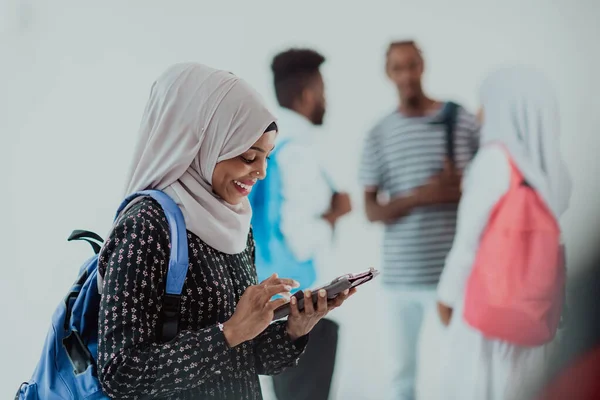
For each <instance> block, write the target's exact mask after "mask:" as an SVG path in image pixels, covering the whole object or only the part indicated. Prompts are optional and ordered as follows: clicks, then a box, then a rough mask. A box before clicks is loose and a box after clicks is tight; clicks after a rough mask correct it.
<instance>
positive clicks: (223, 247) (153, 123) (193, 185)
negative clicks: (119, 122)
mask: <svg viewBox="0 0 600 400" xmlns="http://www.w3.org/2000/svg"><path fill="white" fill-rule="evenodd" d="M275 120H276V118H275V117H274V116H273V115H272V114H271V113H270V112H269V110H267V108H266V107H265V105H264V104H263V100H262V98H261V97H260V96H259V95H258V93H256V92H255V91H254V90H253V89H252V88H251V87H250V86H249V85H248V84H247V83H246V82H244V81H243V80H242V79H240V78H238V77H236V76H235V75H233V74H231V73H229V72H225V71H219V70H216V69H213V68H210V67H207V66H205V65H201V64H194V63H185V64H176V65H174V66H172V67H170V68H168V69H167V70H166V71H165V72H164V73H163V74H162V75H161V76H160V77H159V78H158V79H157V80H156V82H154V84H153V85H152V90H151V92H150V98H149V100H148V103H147V105H146V109H145V111H144V116H143V117H142V123H141V127H140V133H139V138H138V142H137V145H136V149H135V153H134V157H133V165H132V168H131V171H130V173H129V175H128V178H127V182H128V183H127V188H126V195H128V194H131V193H133V192H136V191H139V190H146V189H158V190H163V191H164V192H165V193H167V194H168V195H169V196H170V197H171V198H172V199H173V200H175V202H177V204H178V205H179V206H180V208H181V210H182V212H183V216H184V218H185V222H186V225H187V229H188V230H189V231H191V232H193V233H195V234H196V235H197V236H198V237H200V238H201V239H202V240H203V241H204V242H206V243H207V244H208V245H210V246H211V247H213V248H215V249H216V250H219V251H221V252H224V253H228V254H237V253H240V252H242V251H243V250H244V249H245V247H246V243H247V238H248V232H249V229H250V219H251V217H252V210H251V208H250V203H249V202H248V200H247V199H244V200H243V202H242V203H241V204H238V205H231V204H228V203H226V202H225V201H223V200H221V199H220V198H219V197H218V196H217V195H216V194H215V193H213V190H212V186H211V185H212V175H213V171H214V169H215V166H216V164H217V163H218V162H221V161H224V160H228V159H231V158H235V157H237V156H239V155H241V154H243V153H244V152H246V151H247V150H248V149H249V148H250V147H251V146H252V145H253V144H254V143H255V142H256V141H257V140H258V139H259V138H260V137H261V135H262V134H263V133H264V132H265V130H266V129H267V127H268V126H269V125H270V124H271V123H273V122H275Z"/></svg>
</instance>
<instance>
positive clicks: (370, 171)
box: [360, 108, 479, 286]
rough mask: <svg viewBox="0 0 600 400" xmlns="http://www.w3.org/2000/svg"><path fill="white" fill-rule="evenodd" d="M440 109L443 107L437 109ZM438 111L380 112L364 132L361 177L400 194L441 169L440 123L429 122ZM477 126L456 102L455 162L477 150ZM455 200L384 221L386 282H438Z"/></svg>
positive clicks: (366, 183) (466, 160)
mask: <svg viewBox="0 0 600 400" xmlns="http://www.w3.org/2000/svg"><path fill="white" fill-rule="evenodd" d="M440 112H441V111H440ZM436 117H437V118H439V115H438V113H435V114H432V115H430V116H426V117H405V116H403V115H402V114H400V112H399V111H395V112H394V113H392V114H390V115H388V116H386V117H385V118H383V119H382V120H381V121H380V122H379V123H378V124H377V125H376V126H375V127H374V128H373V129H372V130H371V131H370V132H369V134H368V135H367V138H366V140H365V146H364V149H363V154H362V160H361V168H360V180H361V183H362V185H363V186H364V187H365V188H373V187H376V188H378V190H379V191H380V192H381V193H385V194H386V195H387V196H389V198H392V199H393V198H395V197H401V196H403V195H406V194H408V193H409V192H410V191H411V190H413V189H415V188H417V187H419V186H421V185H424V184H426V183H427V181H428V180H429V178H430V177H431V176H433V175H436V174H437V173H439V172H440V171H441V170H442V168H443V162H444V158H445V157H446V134H445V127H444V125H442V124H432V122H434V119H435V118H436ZM478 142H479V126H478V123H477V121H476V119H475V117H474V116H473V115H472V114H470V113H468V112H467V111H466V110H465V109H463V108H460V109H459V111H458V116H457V123H456V125H455V130H454V154H455V155H454V157H455V162H456V167H457V168H458V169H460V170H464V168H465V167H466V166H467V164H468V163H469V161H470V160H471V159H472V158H473V156H474V155H475V152H476V151H477V147H478ZM456 212H457V205H456V204H448V205H432V206H427V207H419V208H416V209H413V210H412V212H411V213H410V214H409V215H407V216H405V217H403V218H401V219H399V220H398V221H396V222H394V223H391V224H388V225H386V227H385V233H384V243H383V249H382V253H383V254H382V260H383V265H382V270H383V271H382V272H383V273H382V276H383V279H384V282H385V283H386V284H390V285H398V286H420V285H433V284H437V282H438V280H439V277H440V274H441V272H442V269H443V267H444V261H445V258H446V255H447V254H448V252H449V250H450V248H451V246H452V240H453V238H454V232H455V226H456Z"/></svg>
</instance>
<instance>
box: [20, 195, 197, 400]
mask: <svg viewBox="0 0 600 400" xmlns="http://www.w3.org/2000/svg"><path fill="white" fill-rule="evenodd" d="M140 196H144V197H151V198H153V199H154V200H156V201H157V202H158V203H159V204H160V206H161V207H162V209H163V211H164V213H165V215H166V218H167V221H168V223H169V230H170V238H171V254H170V258H169V269H168V272H167V283H166V295H165V299H164V303H163V312H162V316H161V322H162V331H161V336H162V337H161V340H163V341H169V340H171V339H173V338H174V337H175V336H176V335H177V333H178V322H179V300H180V296H181V290H182V289H183V283H184V281H185V277H186V275H187V271H188V246H187V232H186V227H185V221H184V219H183V214H182V213H181V210H180V209H179V207H178V206H177V204H176V203H175V202H174V201H173V200H172V199H171V198H170V197H169V196H167V195H166V194H164V193H163V192H161V191H157V190H147V191H142V192H137V193H134V194H132V195H131V196H129V197H128V198H127V199H125V200H124V201H123V203H122V204H121V206H120V207H119V210H118V211H117V216H116V217H115V221H116V220H117V218H118V217H119V214H120V213H121V211H123V210H124V209H125V207H126V206H127V205H128V204H130V202H131V201H132V200H133V199H134V198H137V197H140ZM71 240H84V241H87V242H88V243H90V244H91V245H92V247H93V249H94V252H95V253H96V254H95V255H94V256H93V257H92V258H90V259H89V260H87V261H86V262H85V263H84V264H83V266H82V267H81V269H80V272H79V277H78V278H77V280H76V281H75V283H74V284H73V286H72V287H71V290H70V291H69V293H68V294H67V296H66V297H65V299H64V301H63V302H62V303H60V304H59V305H58V307H57V308H56V311H55V312H54V315H53V316H52V325H51V327H50V330H49V332H48V334H47V336H46V342H45V344H44V348H43V350H42V356H41V358H40V360H39V362H38V365H37V367H36V369H35V371H34V373H33V376H32V378H31V380H30V381H29V382H25V383H23V384H22V385H21V387H20V388H19V390H18V392H17V394H16V396H15V400H38V399H39V400H108V397H107V396H106V395H105V394H104V393H103V392H102V388H101V387H100V382H99V381H98V375H97V370H96V361H97V359H98V357H97V356H98V313H99V309H100V290H101V288H102V285H101V283H102V277H100V276H99V275H98V253H100V250H101V246H100V244H98V243H96V242H100V243H102V242H103V240H102V238H101V237H100V236H98V235H96V234H95V233H93V232H88V231H74V232H73V233H72V234H71V236H70V237H69V241H71Z"/></svg>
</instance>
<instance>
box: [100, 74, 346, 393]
mask: <svg viewBox="0 0 600 400" xmlns="http://www.w3.org/2000/svg"><path fill="white" fill-rule="evenodd" d="M276 137H277V125H276V123H275V117H274V116H273V115H272V114H271V113H270V112H269V110H267V108H266V107H265V105H264V104H263V102H262V99H261V98H260V96H259V95H258V94H257V93H256V92H255V91H254V90H253V89H252V88H251V87H250V86H248V84H247V83H245V82H244V81H243V80H241V79H240V78H238V77H236V76H235V75H233V74H231V73H229V72H225V71H219V70H215V69H212V68H209V67H207V66H204V65H201V64H194V63H185V64H177V65H175V66H172V67H170V68H169V69H168V70H167V71H166V72H165V73H164V74H162V75H161V76H160V77H159V78H158V79H157V80H156V82H155V83H154V84H153V86H152V90H151V93H150V98H149V100H148V103H147V106H146V110H145V112H144V116H143V118H142V123H141V127H140V133H139V136H138V139H137V145H136V150H135V153H134V156H133V162H132V168H131V170H130V173H129V174H128V175H129V176H128V178H127V182H128V183H127V190H126V194H130V193H133V192H137V191H141V190H147V189H157V190H161V191H163V192H164V193H166V194H167V195H168V196H170V197H171V198H172V199H173V200H174V201H175V202H176V203H177V204H178V205H179V207H180V209H181V211H182V213H183V217H184V220H185V224H186V228H187V243H188V253H189V272H188V274H187V277H186V279H185V283H184V286H183V291H182V296H181V303H180V305H179V307H180V312H179V314H180V315H179V321H178V327H179V331H178V334H177V336H175V337H174V338H173V339H172V340H170V341H168V342H164V341H162V340H161V337H160V335H159V332H158V331H159V329H157V327H160V326H161V325H162V324H161V321H162V318H163V316H164V313H163V311H164V307H163V304H164V303H163V301H164V300H165V299H166V297H167V295H166V293H165V292H166V287H165V281H166V274H167V269H168V266H169V253H170V251H169V249H170V247H171V239H170V235H169V224H168V222H167V220H166V218H165V214H164V212H163V211H162V209H161V207H160V205H159V204H158V203H157V202H155V201H154V200H153V199H151V198H147V197H141V200H140V201H138V202H137V203H135V204H133V205H132V206H131V207H129V208H127V209H126V210H125V211H124V212H123V213H122V214H121V216H120V218H119V220H118V221H117V223H116V224H115V226H114V229H113V231H112V232H111V234H110V236H109V238H108V239H107V240H106V242H105V244H104V247H103V249H102V251H101V253H100V255H99V260H98V270H99V274H100V275H101V276H103V278H104V279H103V286H102V298H101V303H100V313H99V314H100V319H99V338H98V379H99V381H100V383H101V385H102V388H103V390H104V392H105V393H106V394H107V395H108V396H109V397H110V398H113V399H140V398H144V399H173V400H175V399H220V400H240V399H254V400H259V399H262V392H261V388H260V382H259V378H258V375H259V374H261V375H274V374H278V373H280V372H282V371H283V370H285V369H286V368H288V367H293V366H294V365H295V364H296V362H297V360H298V358H299V356H300V355H301V354H302V352H303V351H304V349H305V347H306V344H307V343H308V341H309V339H308V333H309V332H310V331H311V330H312V328H313V327H314V326H315V324H317V323H318V322H319V320H320V319H321V318H322V317H324V316H325V315H326V314H327V312H328V311H329V310H330V309H332V308H335V307H336V306H338V305H340V304H341V302H342V301H343V300H344V299H346V298H347V297H348V296H349V295H351V294H352V292H349V293H345V294H343V295H342V296H340V298H339V300H338V299H336V301H334V302H330V303H329V304H328V302H327V300H326V297H324V295H325V293H319V302H318V305H317V306H316V307H314V308H313V306H312V303H308V304H307V307H306V308H305V310H304V311H302V312H299V311H298V307H297V303H296V302H294V301H292V303H291V315H290V317H289V318H288V319H287V321H279V322H275V323H271V321H272V319H273V310H274V309H275V308H276V307H278V306H280V305H282V304H284V303H286V302H287V300H286V299H285V298H279V299H275V300H271V298H272V296H273V295H277V294H280V295H285V294H288V295H289V292H290V291H291V290H292V287H293V286H297V283H296V282H294V281H293V280H292V279H287V278H278V277H277V276H276V275H272V276H270V277H268V278H267V279H266V280H264V281H263V282H261V283H260V284H259V283H258V280H257V275H256V269H255V265H254V240H253V237H252V231H251V229H250V219H251V214H252V211H251V208H250V204H249V202H248V199H247V196H248V194H249V193H250V192H251V191H252V186H253V185H254V184H255V183H256V181H257V180H261V179H264V178H265V176H266V173H267V157H268V154H269V153H270V152H271V151H272V149H273V146H274V143H275V138H276Z"/></svg>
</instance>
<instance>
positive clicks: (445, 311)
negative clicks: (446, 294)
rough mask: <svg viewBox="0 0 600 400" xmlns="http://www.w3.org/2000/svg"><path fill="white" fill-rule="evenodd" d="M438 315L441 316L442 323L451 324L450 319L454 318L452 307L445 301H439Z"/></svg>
mask: <svg viewBox="0 0 600 400" xmlns="http://www.w3.org/2000/svg"><path fill="white" fill-rule="evenodd" d="M437 309H438V315H439V316H440V320H441V321H442V324H444V325H445V326H448V325H449V324H450V320H451V319H452V307H448V306H447V305H445V304H444V303H440V302H439V301H438V303H437Z"/></svg>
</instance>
